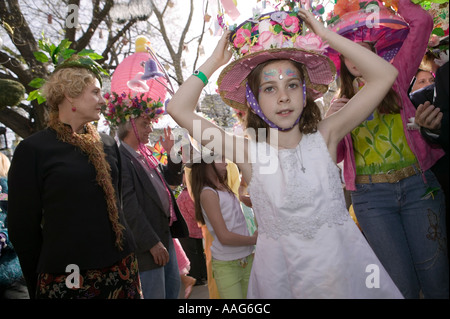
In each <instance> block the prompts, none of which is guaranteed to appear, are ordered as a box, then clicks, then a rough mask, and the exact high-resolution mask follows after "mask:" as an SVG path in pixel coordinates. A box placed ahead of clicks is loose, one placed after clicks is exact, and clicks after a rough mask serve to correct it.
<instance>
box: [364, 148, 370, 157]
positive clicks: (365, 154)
mask: <svg viewBox="0 0 450 319" xmlns="http://www.w3.org/2000/svg"><path fill="white" fill-rule="evenodd" d="M369 153H370V148H368V149H367V150H366V151H365V152H364V155H363V156H364V157H367V155H369Z"/></svg>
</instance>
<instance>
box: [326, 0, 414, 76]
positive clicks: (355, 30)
mask: <svg viewBox="0 0 450 319" xmlns="http://www.w3.org/2000/svg"><path fill="white" fill-rule="evenodd" d="M340 2H343V3H344V2H347V6H346V7H345V8H344V10H342V11H341V10H339V11H338V13H339V14H338V15H335V16H334V17H332V19H331V20H329V21H328V28H330V29H331V30H332V31H334V32H336V33H337V34H339V35H342V36H343V37H346V38H348V39H350V40H352V41H354V42H370V43H373V44H374V47H375V51H376V53H377V54H378V55H379V56H380V57H382V58H384V59H385V60H386V61H388V62H391V61H392V60H393V59H394V57H395V55H396V54H397V53H398V51H399V50H400V48H401V46H402V45H403V41H404V40H405V39H406V37H407V36H408V33H409V25H408V23H406V21H405V20H403V18H402V17H401V16H400V15H398V14H397V13H396V12H395V11H394V10H392V9H391V8H387V7H385V6H384V5H383V4H381V3H380V2H379V1H377V0H372V1H362V0H338V1H337V2H336V6H335V13H336V11H337V9H336V7H338V6H339V4H340ZM349 2H353V3H354V4H355V5H356V8H359V10H352V9H351V8H352V6H350V5H348V3H349ZM353 8H354V7H353ZM345 9H347V10H349V11H346V10H345ZM350 10H351V11H350ZM327 55H328V56H329V57H330V59H331V60H332V61H333V62H334V63H335V65H336V69H337V70H338V71H339V69H340V60H339V53H338V52H337V51H335V50H333V49H331V48H328V50H327Z"/></svg>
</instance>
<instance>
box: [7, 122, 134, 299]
mask: <svg viewBox="0 0 450 319" xmlns="http://www.w3.org/2000/svg"><path fill="white" fill-rule="evenodd" d="M101 137H102V141H103V144H104V150H105V153H106V159H107V161H108V162H109V164H110V166H111V176H112V181H113V186H114V188H115V191H116V194H117V196H116V197H117V200H118V202H117V205H118V207H119V215H120V222H121V224H122V225H124V226H126V223H125V220H124V218H123V212H122V211H121V202H120V198H121V172H120V169H121V160H120V153H119V150H118V147H117V144H116V142H115V140H114V139H113V138H112V137H110V136H108V135H105V134H101ZM8 183H9V198H8V227H9V234H10V238H11V241H12V243H13V245H14V248H15V250H16V252H17V255H18V256H19V260H20V264H21V267H22V271H23V273H24V276H25V279H26V281H27V285H28V289H29V292H30V296H31V297H33V296H34V295H35V288H36V287H35V286H36V280H37V273H55V274H60V273H65V272H66V267H67V265H69V264H76V265H77V266H78V267H79V268H80V269H96V268H103V267H107V266H111V265H112V264H114V263H115V262H117V261H119V260H120V259H122V258H123V257H125V256H126V255H128V254H130V253H131V251H132V248H133V247H131V246H132V245H131V243H132V240H131V241H130V240H129V239H130V238H132V237H131V234H130V233H128V230H127V231H125V236H124V237H125V239H124V250H123V251H119V250H118V249H117V248H116V247H115V245H114V242H115V234H114V232H113V230H112V227H111V223H110V221H109V218H108V213H107V207H106V200H105V195H104V192H103V189H102V188H101V187H100V186H99V185H98V184H97V182H96V171H95V168H94V166H93V164H91V163H90V162H89V161H88V156H87V155H86V154H84V153H83V152H82V151H81V150H80V149H79V148H78V147H75V146H73V145H71V144H68V143H64V142H61V141H59V140H58V139H57V138H56V132H55V131H54V130H52V129H45V130H43V131H40V132H38V133H35V134H33V135H32V136H30V137H28V138H26V139H25V140H23V141H22V142H20V144H19V145H18V146H17V148H16V150H15V152H14V156H13V159H12V162H11V168H10V170H9V175H8ZM127 238H128V240H127Z"/></svg>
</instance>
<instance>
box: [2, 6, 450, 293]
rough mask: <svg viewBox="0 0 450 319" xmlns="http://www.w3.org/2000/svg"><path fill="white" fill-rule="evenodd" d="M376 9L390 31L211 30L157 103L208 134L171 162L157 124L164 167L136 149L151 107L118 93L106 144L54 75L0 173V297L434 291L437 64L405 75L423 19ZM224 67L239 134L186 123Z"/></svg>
mask: <svg viewBox="0 0 450 319" xmlns="http://www.w3.org/2000/svg"><path fill="white" fill-rule="evenodd" d="M377 3H378V5H379V13H380V14H381V15H383V16H384V17H385V18H386V19H387V20H389V21H390V23H387V24H381V26H379V28H376V30H372V29H371V28H369V27H368V26H367V24H364V23H358V20H359V21H363V18H364V17H367V15H368V14H369V13H368V12H367V11H364V10H363V9H364V7H362V8H361V10H357V11H355V12H348V15H343V16H341V17H340V19H338V20H337V21H335V22H334V23H333V24H331V25H330V26H329V27H328V28H327V27H325V26H324V24H323V23H322V22H320V21H318V20H317V19H316V17H315V16H314V14H313V13H311V12H310V11H308V10H305V9H303V8H298V11H295V12H288V11H277V12H273V13H269V14H264V15H261V16H259V17H257V18H255V17H253V18H251V19H249V20H247V21H245V22H244V23H243V24H241V25H240V26H238V27H237V28H235V29H234V30H233V31H224V34H223V36H222V37H221V38H220V40H219V42H218V44H217V46H216V48H215V50H214V52H213V53H212V54H211V56H210V57H209V58H208V59H207V60H206V61H205V62H204V63H203V64H202V65H201V66H200V67H199V68H198V69H197V70H196V71H195V72H194V73H193V74H192V76H190V77H189V78H188V79H187V80H186V81H185V82H184V83H183V84H182V85H181V86H180V87H179V89H178V90H177V91H176V92H175V94H174V95H173V97H172V98H171V100H170V102H169V103H168V105H167V112H168V113H169V115H171V117H172V118H173V119H174V120H175V121H176V123H177V124H178V125H179V126H180V127H182V128H183V129H185V130H186V131H187V132H188V133H189V135H190V136H191V137H194V138H196V136H195V131H196V130H198V129H199V130H200V131H201V132H202V133H203V132H205V133H206V132H211V131H214V132H215V133H216V134H212V135H211V134H201V138H199V139H198V140H194V138H191V139H190V144H189V145H187V146H189V147H187V149H189V150H190V152H189V154H188V156H187V158H186V157H185V156H184V155H186V154H182V152H181V151H180V152H172V149H173V148H174V138H173V136H172V132H171V129H170V128H167V129H165V130H164V135H163V136H161V137H160V143H161V145H162V146H163V147H164V149H165V150H166V151H167V153H168V154H170V156H168V162H167V164H165V165H163V164H162V163H160V162H159V161H158V160H157V159H156V158H155V157H154V156H153V154H152V152H151V150H150V149H149V147H148V144H149V134H150V133H151V132H152V129H153V124H154V123H155V120H156V119H157V118H158V116H160V115H161V112H160V109H159V108H160V107H161V105H159V104H158V103H153V104H152V103H148V101H146V102H145V103H141V102H139V101H138V99H137V98H135V97H131V96H126V95H122V96H120V101H121V102H120V103H125V102H124V101H128V102H129V104H128V106H127V107H125V108H122V109H121V111H120V112H118V111H117V112H109V113H107V114H106V115H105V118H106V119H107V120H108V121H109V122H110V125H111V127H112V128H114V129H115V131H116V132H117V136H116V139H115V138H114V137H111V136H110V135H107V134H104V133H99V132H98V131H97V129H96V127H95V126H94V125H93V124H92V123H93V122H95V121H98V120H99V119H100V114H101V112H102V111H104V109H105V105H106V104H107V100H106V99H105V97H104V95H103V92H102V80H101V76H100V74H99V72H98V69H96V68H95V64H93V63H90V62H86V59H80V57H79V56H78V55H76V54H74V55H73V56H72V57H70V58H69V59H68V60H66V61H64V62H63V63H61V64H60V65H58V66H57V67H56V69H55V71H54V72H53V73H52V74H51V76H50V78H49V79H48V80H47V81H46V83H45V85H44V87H43V93H44V95H45V97H46V103H47V106H48V108H49V121H48V128H46V129H44V130H42V131H40V132H38V133H35V134H34V135H32V136H30V137H28V138H26V139H24V140H23V141H21V142H20V143H19V145H18V146H17V148H16V149H15V152H14V155H13V157H12V161H11V165H10V166H9V161H8V159H7V158H6V160H4V159H2V160H1V161H0V163H1V167H0V182H1V184H0V185H1V187H2V190H1V192H2V195H3V197H2V198H1V199H2V201H1V206H0V207H1V212H0V214H1V215H0V217H1V218H0V258H1V259H0V261H1V264H0V280H1V281H0V288H1V289H0V293H1V297H2V298H32V299H35V298H36V299H46V298H75V299H91V298H101V299H119V298H120V299H125V298H126V299H177V298H179V296H180V292H182V290H183V289H184V294H182V295H183V296H184V298H189V296H190V294H191V292H192V287H193V286H194V285H199V284H200V285H203V284H207V285H208V290H209V296H210V298H221V299H245V298H257V299H279V298H281V299H297V298H302V299H303V298H307V299H308V298H318V299H320V298H327V299H330V298H339V299H342V298H352V299H359V298H370V299H373V298H377V299H378V298H385V299H403V298H406V299H415V298H430V299H448V297H449V291H448V289H449V287H448V286H449V266H448V248H447V247H448V242H447V232H448V226H447V225H448V205H446V201H447V200H448V197H449V196H448V168H447V170H446V171H444V169H443V168H442V167H441V166H439V163H441V162H442V160H443V159H444V158H445V156H447V155H446V154H448V105H449V98H448V62H447V63H445V64H444V65H443V66H439V67H438V68H436V69H434V70H432V71H427V70H424V69H421V68H419V66H420V64H421V61H422V59H423V57H424V55H425V52H426V50H427V45H428V40H429V37H430V34H431V29H432V26H433V21H432V19H431V16H430V15H429V14H428V13H427V12H426V11H425V10H423V9H422V8H421V7H420V6H419V5H416V4H414V3H412V2H411V1H410V0H399V1H398V15H397V14H395V15H394V14H393V13H392V11H390V10H388V9H386V8H385V7H384V5H383V4H382V3H381V2H377ZM372 4H373V3H372ZM356 14H357V15H358V20H356V22H355V15H356ZM361 14H362V16H361ZM364 14H365V15H366V16H364ZM393 25H396V27H393ZM306 26H307V27H308V29H309V31H310V32H309V33H308V34H306V35H305V31H306V30H305V29H304V28H305V27H306ZM280 30H281V31H280ZM233 55H234V56H235V57H236V58H235V59H234V60H233V61H231V62H230V60H231V58H232V56H233ZM223 66H225V67H224V68H223V69H222V71H221V73H220V75H219V79H218V92H219V94H220V96H221V98H222V99H223V101H224V102H225V103H226V104H228V105H229V106H231V107H232V108H234V109H235V110H237V111H239V112H242V113H243V114H245V116H244V121H243V125H244V126H245V134H243V135H241V134H230V133H228V132H226V131H225V130H224V129H223V128H221V127H219V126H217V125H215V124H214V123H212V122H211V121H210V120H208V119H206V118H204V117H202V116H200V115H199V114H198V113H197V112H196V111H195V109H196V105H197V103H198V100H199V98H200V95H201V92H202V90H203V88H204V86H205V85H206V84H207V82H208V79H209V78H210V77H211V76H212V75H213V73H215V72H216V71H217V70H218V69H220V68H222V67H223ZM336 76H338V77H339V79H338V84H339V90H338V93H337V95H336V96H335V98H334V99H333V100H332V101H331V103H330V105H329V106H328V107H327V112H326V114H323V113H322V110H321V109H320V107H319V106H318V104H317V103H316V102H315V100H316V99H318V98H320V97H322V96H323V94H325V93H326V92H327V91H328V86H329V85H330V84H331V83H332V82H333V81H334V80H335V79H336ZM429 86H432V87H433V90H432V91H433V94H432V97H431V98H430V96H429V95H426V94H425V95H423V96H425V98H421V97H420V96H419V95H415V96H414V94H415V93H416V92H419V91H421V90H424V89H427V88H428V89H430V88H429ZM416 94H417V93H416ZM413 96H414V98H413ZM116 97H117V96H116ZM115 101H118V100H117V99H116V100H115ZM414 101H418V104H417V105H415V102H414ZM107 107H109V108H110V111H111V110H113V109H114V110H115V105H112V104H110V105H108V106H107ZM256 132H257V133H256ZM261 132H263V133H262V134H261ZM214 139H220V141H221V143H219V144H217V143H212V142H214ZM211 145H216V147H212V146H211ZM217 145H219V146H218V147H217ZM237 145H243V147H242V148H239V147H236V146H237ZM340 162H343V170H342V171H341V170H340V169H339V167H338V166H337V163H340ZM180 185H182V191H181V192H180V193H179V194H175V192H174V191H173V189H174V188H176V187H177V186H180ZM343 186H344V187H343ZM344 190H345V191H346V192H349V193H350V194H351V204H352V209H353V211H354V214H355V217H356V219H357V223H358V225H357V224H356V223H355V221H354V220H353V219H352V218H351V217H350V214H349V211H348V209H347V204H346V202H345V197H344ZM380 199H383V200H380ZM248 212H250V213H248ZM254 225H256V226H255V227H252V226H254ZM6 258H7V261H6ZM7 263H8V264H7ZM7 268H8V269H9V270H6V269H7ZM69 269H70V270H69ZM5 275H6V276H5ZM11 291H13V294H11Z"/></svg>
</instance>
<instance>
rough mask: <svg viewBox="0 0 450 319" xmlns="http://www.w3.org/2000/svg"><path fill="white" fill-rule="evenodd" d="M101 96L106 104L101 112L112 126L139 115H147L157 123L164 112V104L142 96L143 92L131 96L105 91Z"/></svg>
mask: <svg viewBox="0 0 450 319" xmlns="http://www.w3.org/2000/svg"><path fill="white" fill-rule="evenodd" d="M103 97H104V98H105V99H106V105H105V106H104V107H103V109H102V112H103V115H104V117H105V119H106V120H107V122H108V123H109V125H110V126H112V127H118V126H119V124H120V123H122V122H126V121H129V120H130V119H133V118H138V117H140V116H146V117H149V118H150V120H151V121H152V122H155V123H157V122H158V120H159V118H160V117H161V116H162V115H163V113H164V105H163V104H162V102H161V101H160V100H158V101H154V100H152V99H151V98H149V97H148V98H144V94H141V95H140V96H131V95H130V94H128V95H127V94H126V93H125V92H123V93H122V94H117V93H116V92H112V93H105V94H104V95H103Z"/></svg>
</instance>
